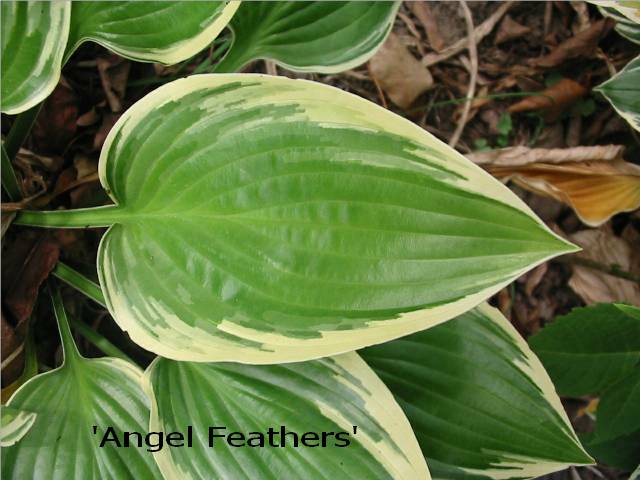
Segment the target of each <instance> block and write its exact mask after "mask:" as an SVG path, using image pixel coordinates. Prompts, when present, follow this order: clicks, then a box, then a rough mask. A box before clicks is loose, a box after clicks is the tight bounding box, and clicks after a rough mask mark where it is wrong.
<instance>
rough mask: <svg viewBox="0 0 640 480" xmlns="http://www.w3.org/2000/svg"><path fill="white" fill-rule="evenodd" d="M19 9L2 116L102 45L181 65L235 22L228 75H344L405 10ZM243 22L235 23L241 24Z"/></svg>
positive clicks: (67, 4) (8, 37) (16, 5)
mask: <svg viewBox="0 0 640 480" xmlns="http://www.w3.org/2000/svg"><path fill="white" fill-rule="evenodd" d="M239 5H240V2H239V1H226V0H225V1H210V0H209V1H198V2H184V1H142V2H140V1H131V0H130V1H82V0H81V1H73V2H71V1H69V0H60V1H54V2H47V1H15V0H7V1H3V2H2V33H1V35H2V112H5V113H10V114H15V113H20V112H23V111H25V110H27V109H29V108H31V107H33V106H35V105H37V104H38V103H39V102H41V101H42V100H44V99H45V98H46V97H47V96H48V95H49V94H50V93H51V91H52V90H53V88H54V87H55V85H56V84H57V83H58V80H59V78H60V72H61V69H62V66H63V65H64V64H65V63H66V61H67V60H68V59H69V57H70V56H71V54H73V52H74V51H75V50H76V49H77V48H78V47H79V46H80V45H81V44H82V43H83V42H87V41H92V42H96V43H99V44H100V45H102V46H104V47H106V48H108V49H109V50H111V51H113V52H116V53H118V54H119V55H122V56H123V57H126V58H130V59H133V60H137V61H143V62H159V63H164V64H175V63H178V62H180V61H182V60H185V59H187V58H189V57H191V56H193V55H194V54H196V53H198V52H199V51H200V50H202V49H204V48H205V47H207V46H208V45H209V44H210V43H211V42H212V41H213V39H215V38H216V37H217V36H218V34H219V33H220V32H221V31H222V30H223V29H224V27H225V26H226V25H227V24H228V23H229V21H230V20H231V19H232V17H233V23H232V25H231V28H232V31H233V32H234V35H233V43H232V46H231V48H230V49H229V51H228V52H227V54H226V56H225V58H224V61H223V62H222V63H221V64H220V65H218V66H217V70H218V71H237V70H239V69H240V68H241V67H242V66H243V65H244V64H246V63H247V62H249V61H251V60H254V59H256V58H272V59H274V60H275V61H277V62H278V63H280V64H282V65H285V66H287V67H288V68H290V69H294V70H304V71H318V72H337V71H342V70H347V69H349V68H352V67H354V66H357V65H360V64H362V63H364V62H365V61H366V60H368V59H369V57H371V56H372V55H373V53H374V52H375V50H376V49H377V48H378V47H379V46H380V45H381V44H382V42H383V41H384V39H385V38H386V36H387V34H388V33H389V31H390V30H391V26H392V24H393V20H394V18H395V14H396V11H397V9H398V6H399V2H360V1H353V2H324V1H316V2H246V5H244V6H243V7H242V8H241V9H240V10H239V11H238V12H237V14H236V10H238V7H239ZM234 14H235V16H234Z"/></svg>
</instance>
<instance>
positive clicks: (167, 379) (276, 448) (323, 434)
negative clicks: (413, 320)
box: [146, 353, 430, 480]
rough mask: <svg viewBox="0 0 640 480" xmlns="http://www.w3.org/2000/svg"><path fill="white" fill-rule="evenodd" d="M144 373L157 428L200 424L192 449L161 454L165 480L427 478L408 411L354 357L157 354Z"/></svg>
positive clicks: (175, 428)
mask: <svg viewBox="0 0 640 480" xmlns="http://www.w3.org/2000/svg"><path fill="white" fill-rule="evenodd" d="M146 379H147V389H148V392H149V395H150V396H151V397H152V399H153V401H152V406H151V425H150V429H151V430H152V431H163V432H172V431H180V432H183V433H184V431H185V428H186V426H187V425H192V426H193V445H192V446H191V448H172V449H163V450H161V451H159V452H157V453H156V454H155V455H156V460H157V461H158V464H159V465H160V468H161V469H162V472H163V473H164V475H165V476H166V477H167V478H176V479H178V478H179V479H185V480H187V479H202V480H209V479H212V478H233V479H234V480H236V479H237V480H242V479H247V480H249V479H251V480H253V479H256V478H260V479H273V480H276V479H280V478H313V479H318V480H321V479H326V480H335V479H338V478H354V479H356V478H358V479H360V478H362V479H364V478H367V479H372V480H373V479H396V480H426V479H429V478H430V476H429V471H428V469H427V465H426V463H425V461H424V458H423V457H422V454H421V453H420V447H419V446H418V443H417V441H416V438H415V436H414V434H413V432H412V431H411V427H410V426H409V423H408V422H407V419H406V417H405V416H404V414H403V413H402V411H401V410H400V407H399V406H398V404H397V403H396V402H395V400H394V399H393V396H392V395H391V393H390V392H389V390H388V389H387V388H386V387H385V386H384V384H383V383H382V382H381V381H380V379H379V378H378V377H377V376H376V374H375V373H374V372H373V371H372V370H371V369H370V368H369V367H368V366H367V365H366V364H365V363H364V362H363V361H362V359H361V358H360V357H358V355H357V354H355V353H348V354H344V355H340V356H336V357H333V358H324V359H321V360H313V361H309V362H302V363H292V364H286V365H242V364H238V363H193V362H176V361H173V360H168V359H162V358H158V359H157V360H156V361H154V362H153V363H152V364H151V366H150V367H149V369H148V371H147V373H146ZM209 427H214V430H213V431H212V433H213V434H215V435H218V436H217V437H213V436H212V437H211V443H209V442H210V437H209ZM215 427H219V428H215ZM354 427H355V428H354ZM270 429H271V430H272V433H271V434H270V433H269V430H270ZM234 432H235V433H234ZM229 439H231V440H229ZM260 445H262V446H260Z"/></svg>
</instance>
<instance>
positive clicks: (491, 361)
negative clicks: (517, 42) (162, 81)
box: [2, 2, 592, 480]
mask: <svg viewBox="0 0 640 480" xmlns="http://www.w3.org/2000/svg"><path fill="white" fill-rule="evenodd" d="M398 5H399V3H398V2H375V3H365V2H299V3H293V2H256V3H250V2H247V3H245V4H243V5H241V6H239V5H238V2H199V3H186V2H185V3H181V2H73V3H68V2H66V3H65V2H56V3H38V2H32V3H24V4H22V3H17V2H16V3H14V2H3V4H2V9H3V11H2V14H3V25H2V26H3V30H2V50H3V65H2V67H3V74H2V75H3V77H2V88H3V91H2V94H3V104H2V110H3V112H9V113H17V112H19V111H22V110H25V109H27V108H29V107H31V106H33V105H35V104H37V103H38V102H40V101H41V100H42V99H44V98H45V97H46V95H47V94H48V93H49V92H50V91H51V89H52V88H53V85H55V83H56V81H57V78H58V77H59V74H60V68H61V66H62V64H63V63H64V62H65V61H66V60H67V59H68V58H69V56H70V55H71V54H72V53H73V51H74V50H75V49H76V48H77V46H78V45H79V44H81V43H82V42H83V41H86V40H91V41H95V42H98V43H100V44H102V45H103V46H105V47H107V48H109V49H110V50H112V51H114V52H117V53H119V54H120V55H123V56H125V57H128V58H132V59H135V60H141V61H156V62H163V63H175V62H177V61H180V60H183V59H185V58H188V57H190V56H192V55H193V54H195V53H196V52H198V51H199V50H200V49H202V48H203V47H204V46H206V45H207V44H209V43H210V42H211V41H212V40H213V38H214V37H215V36H216V35H217V34H218V33H219V32H220V31H221V30H222V28H223V27H224V26H225V25H226V23H227V22H229V21H231V24H230V29H231V31H232V35H233V41H232V42H231V46H230V47H229V51H228V52H227V54H226V56H225V57H224V58H223V60H222V61H221V63H220V64H219V65H218V66H217V68H218V71H236V70H239V69H241V68H242V67H243V66H244V65H246V64H247V63H248V62H250V61H251V60H254V59H259V58H262V59H269V60H273V61H275V62H277V63H279V64H280V65H282V66H285V67H287V68H290V69H293V70H300V71H319V72H335V71H339V70H344V69H347V68H351V67H353V66H356V65H358V64H359V63H362V62H364V61H365V60H366V59H367V58H369V57H370V56H371V55H372V54H373V52H374V51H375V49H376V48H377V47H378V46H379V45H380V44H381V43H382V42H383V41H384V39H385V37H386V36H387V34H388V32H389V31H390V28H391V25H392V22H393V19H394V17H395V13H396V11H397V9H398ZM238 7H239V8H238ZM236 10H237V11H236ZM234 14H235V15H234ZM177 17H180V18H181V21H180V22H176V21H174V20H173V19H175V18H177ZM25 32H27V33H26V34H25ZM159 32H161V33H159ZM19 44H22V47H21V48H17V45H19ZM9 51H15V52H17V53H16V55H14V56H13V57H12V58H9V59H7V60H6V61H7V62H8V63H7V64H6V65H7V68H6V71H5V58H6V57H7V55H6V52H9ZM5 73H6V75H7V76H6V77H5ZM5 88H6V91H5ZM5 93H6V95H5ZM5 100H6V102H5ZM3 161H4V158H3ZM99 174H100V181H101V183H102V186H103V188H104V190H105V192H106V193H107V194H108V195H109V196H110V197H111V199H112V202H113V203H112V204H110V205H105V206H101V207H96V208H87V209H77V210H55V211H23V212H21V213H20V214H19V215H18V217H17V219H16V223H17V224H21V225H30V226H38V227H61V228H85V227H108V229H107V231H106V233H105V234H104V236H103V238H102V241H101V243H100V247H99V250H98V255H97V272H98V277H99V281H100V285H99V286H97V285H93V284H91V283H90V282H88V281H87V280H86V279H82V278H80V277H78V276H77V275H76V274H75V273H74V272H72V271H70V270H68V269H65V268H58V270H57V271H56V274H57V275H58V276H60V277H62V278H63V279H64V280H65V281H67V282H68V283H71V284H72V285H73V286H75V287H77V288H80V289H81V290H82V291H84V292H85V293H87V294H88V295H89V296H90V297H91V298H93V299H94V300H96V301H97V302H99V303H103V304H104V305H105V306H106V307H107V308H108V310H109V312H110V313H111V314H112V316H113V318H114V319H115V321H116V322H117V323H118V324H119V325H120V326H121V327H122V328H123V329H124V330H126V331H127V332H128V333H129V335H130V336H131V339H132V340H133V341H134V342H136V343H137V344H139V345H141V346H142V347H144V348H146V349H148V350H150V351H152V352H154V353H155V354H157V355H159V356H158V357H157V358H156V359H155V360H154V361H153V362H152V363H151V365H150V366H149V367H148V368H147V370H146V371H145V372H142V371H141V370H140V369H139V368H138V366H136V365H134V364H133V363H132V362H130V361H127V360H124V359H117V358H111V357H105V358H101V359H87V358H84V357H82V356H81V355H80V353H79V351H78V349H77V347H76V345H75V343H74V340H73V337H72V334H71V331H70V329H69V325H68V321H67V317H66V313H65V311H64V308H63V305H62V298H61V296H60V294H59V293H58V292H57V290H56V288H55V286H54V287H51V288H52V293H53V307H54V312H55V315H56V317H57V319H58V324H59V328H60V334H61V337H62V346H63V353H64V361H63V363H62V365H61V366H60V367H58V368H56V369H54V370H52V371H50V372H47V373H45V374H42V375H38V376H35V377H34V378H31V379H30V380H29V381H27V382H26V383H24V384H23V385H22V386H21V387H20V388H19V389H18V390H17V391H16V393H15V394H14V395H13V396H12V397H11V399H10V401H9V403H8V407H7V408H6V409H3V429H2V442H3V445H7V447H6V448H3V451H2V476H3V478H15V479H22V478H65V479H66V478H83V479H84V478H88V479H101V478H121V477H122V478H127V477H134V478H150V479H153V478H167V479H174V478H175V479H182V478H203V479H211V478H234V479H235V478H247V479H248V478H288V477H292V476H293V477H304V478H320V479H329V478H331V479H333V478H340V477H345V476H346V477H349V478H397V479H407V480H413V479H428V478H431V475H433V478H444V479H456V478H471V479H510V478H513V479H522V478H531V477H534V476H537V475H542V474H545V473H548V472H551V471H554V470H557V469H560V468H563V467H565V466H567V465H572V464H576V465H580V464H588V463H591V462H592V459H591V458H590V457H589V455H588V454H586V453H585V452H584V450H583V449H582V447H581V445H580V442H579V441H578V439H577V437H576V435H575V433H574V432H573V430H572V428H571V425H570V424H569V421H568V419H567V416H566V414H565V413H564V412H563V410H562V407H561V404H560V401H559V399H558V397H557V395H556V393H555V391H554V388H553V384H552V383H551V381H550V379H549V377H548V375H547V374H546V372H545V370H544V369H543V368H542V365H541V364H540V362H539V361H538V359H537V358H536V356H535V355H534V354H533V353H532V352H531V350H529V348H528V347H527V345H526V343H525V342H524V341H523V340H522V339H521V338H520V337H519V336H518V334H517V333H516V332H515V330H514V329H513V327H512V326H511V325H510V324H509V323H508V321H507V320H506V319H505V318H504V317H502V316H501V314H500V313H499V312H497V311H496V310H494V309H492V308H490V307H489V306H487V305H486V304H481V303H482V302H483V301H484V300H486V299H487V298H488V297H490V296H491V295H493V294H494V293H496V292H497V291H498V290H500V289H502V288H503V287H504V286H506V285H507V284H509V283H510V282H512V281H513V280H514V279H515V278H517V277H518V276H520V275H522V274H523V273H525V272H526V271H528V270H529V269H530V268H532V267H534V266H535V265H538V264H540V263H542V262H544V261H546V260H548V259H550V258H552V257H554V256H556V255H559V254H562V253H568V252H571V251H574V250H575V247H574V246H573V245H571V244H569V243H567V242H566V241H564V240H562V239H561V238H560V237H558V236H557V235H555V234H554V233H553V232H552V231H551V230H550V229H549V228H547V227H546V226H545V225H544V223H543V222H542V221H541V220H540V219H538V218H537V217H536V216H535V214H534V213H533V212H532V211H531V210H530V209H529V208H528V207H527V206H526V205H525V204H524V203H523V202H522V201H521V200H520V199H519V198H518V197H516V196H515V195H514V194H513V193H511V192H510V190H508V189H507V188H506V187H505V186H504V185H502V184H501V183H500V182H498V181H496V180H495V179H493V178H492V177H491V176H489V175H488V174H487V173H485V172H484V171H483V170H481V169H479V168H478V167H476V166H475V165H473V164H472V163H470V162H469V161H467V160H466V159H465V158H464V157H462V156H461V155H460V154H458V153H456V152H455V151H454V150H452V149H450V148H449V147H447V146H446V145H444V144H443V143H442V142H440V141H438V140H436V139H435V138H434V137H433V136H431V135H430V134H428V133H427V132H425V131H424V130H423V129H421V128H419V127H417V126H416V125H414V124H412V123H411V122H409V121H407V120H405V119H403V118H401V117H399V116H396V115H394V114H393V113H391V112H389V111H387V110H385V109H383V108H380V107H378V106H376V105H374V104H372V103H370V102H367V101H365V100H363V99H361V98H358V97H356V96H354V95H351V94H349V93H346V92H343V91H340V90H338V89H335V88H332V87H327V86H324V85H321V84H317V83H314V82H308V81H302V80H291V79H286V78H279V77H269V76H264V75H247V74H214V75H195V76H191V77H189V78H186V79H182V80H178V81H175V82H172V83H169V84H166V85H164V86H163V87H161V88H159V89H157V90H155V91H154V92H152V93H151V94H149V95H147V96H146V97H144V98H143V99H142V100H140V101H139V102H138V103H137V104H135V105H134V106H133V107H132V108H130V109H129V110H128V111H127V112H125V113H124V114H123V115H122V117H121V118H120V120H119V121H118V122H117V124H116V125H115V126H114V127H113V129H112V130H111V132H110V133H109V136H108V138H107V140H106V141H105V144H104V147H103V149H102V152H101V155H100V162H99ZM3 180H4V176H3ZM479 304H481V305H480V306H478V305H479ZM448 320H449V321H448ZM447 321H448V322H447ZM78 330H79V331H81V332H82V328H80V327H79V328H78ZM410 334H411V335H410ZM399 337H403V338H399ZM394 339H397V340H394ZM390 340H393V341H390ZM387 341H390V342H388V343H384V342H387ZM362 347H369V348H366V349H364V350H362V351H361V352H359V353H356V352H354V350H356V349H359V348H362ZM216 362H218V363H216ZM5 418H6V420H5ZM189 427H191V428H189ZM210 428H213V429H214V433H215V432H219V435H218V436H214V437H211V430H210ZM192 430H195V432H193V435H194V441H193V443H191V442H190V444H189V445H188V446H187V447H184V448H181V447H175V446H173V445H169V443H170V440H169V434H170V433H171V432H178V434H182V435H187V434H188V433H187V432H192ZM271 430H273V431H278V432H281V436H280V437H279V440H273V438H272V434H273V432H271ZM107 432H111V433H109V434H107ZM126 432H129V433H131V432H134V433H138V434H139V435H138V436H136V435H133V436H130V435H129V436H127V437H126V438H128V439H129V441H134V442H135V439H138V441H137V443H136V444H131V445H129V444H127V445H123V443H124V438H125V436H126V435H127V434H126ZM234 432H235V433H234ZM265 432H271V433H268V434H267V433H265ZM285 432H290V435H289V436H288V437H286V435H285ZM105 435H106V436H105ZM284 437H286V438H288V439H289V440H287V441H286V442H284V441H283V442H280V443H278V442H279V441H281V440H282V439H283V438H284ZM294 437H295V438H296V439H297V440H292V438H294ZM131 439H134V440H131ZM174 439H175V436H174ZM289 441H291V442H292V443H293V445H290V444H289V443H287V442H289ZM274 442H275V443H276V444H274ZM305 442H306V443H305ZM284 443H286V445H284ZM297 443H301V445H297ZM309 443H310V444H309ZM240 444H241V445H240ZM430 471H431V473H430Z"/></svg>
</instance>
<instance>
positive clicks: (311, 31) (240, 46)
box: [217, 1, 400, 73]
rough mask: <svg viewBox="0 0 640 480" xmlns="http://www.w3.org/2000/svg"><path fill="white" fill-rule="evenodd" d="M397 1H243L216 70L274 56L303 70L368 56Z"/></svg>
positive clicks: (331, 68) (327, 68)
mask: <svg viewBox="0 0 640 480" xmlns="http://www.w3.org/2000/svg"><path fill="white" fill-rule="evenodd" d="M399 6H400V2H397V1H396V2H362V1H353V2H325V1H316V2H243V3H242V5H241V6H240V8H239V9H238V12H237V13H236V15H235V16H234V17H233V18H232V20H231V24H230V27H231V29H232V30H233V34H234V41H233V44H232V46H231V48H230V50H229V52H228V53H227V55H226V56H225V58H223V60H222V62H221V63H220V65H219V66H218V68H217V71H219V72H236V71H239V70H240V69H241V68H242V67H243V66H244V65H246V64H247V63H249V62H250V61H252V60H256V59H259V58H264V59H269V60H274V61H275V62H276V63H278V64H280V65H282V66H283V67H285V68H287V69H289V70H294V71H302V72H321V73H335V72H340V71H344V70H348V69H350V68H354V67H357V66H358V65H361V64H363V63H365V62H366V61H367V60H368V59H369V58H371V57H372V56H373V54H374V53H375V51H376V50H377V49H378V47H380V45H382V43H383V42H384V40H385V39H386V37H387V35H388V34H389V32H390V31H391V27H392V26H393V20H394V19H395V16H396V12H397V11H398V7H399Z"/></svg>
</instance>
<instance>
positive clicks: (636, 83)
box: [595, 56, 640, 131]
mask: <svg viewBox="0 0 640 480" xmlns="http://www.w3.org/2000/svg"><path fill="white" fill-rule="evenodd" d="M595 90H596V91H599V92H600V93H602V94H603V95H604V96H605V98H606V99H607V100H609V102H610V103H611V105H613V108H615V109H616V111H617V112H618V113H619V114H620V115H621V116H622V117H623V118H624V119H625V120H626V121H627V122H629V125H631V126H632V127H633V128H635V129H636V130H638V131H640V56H639V57H636V58H635V59H633V60H631V61H630V62H629V63H628V64H627V66H626V67H624V68H623V69H622V70H621V71H620V72H618V73H617V74H616V75H614V76H613V77H611V78H610V79H609V80H607V81H606V82H604V83H602V84H601V85H599V86H598V87H596V88H595Z"/></svg>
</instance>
